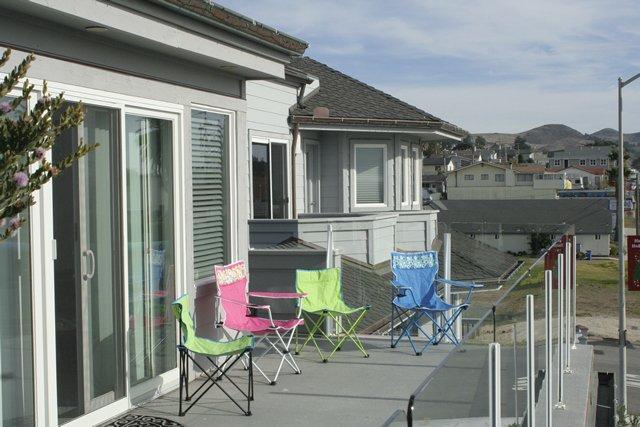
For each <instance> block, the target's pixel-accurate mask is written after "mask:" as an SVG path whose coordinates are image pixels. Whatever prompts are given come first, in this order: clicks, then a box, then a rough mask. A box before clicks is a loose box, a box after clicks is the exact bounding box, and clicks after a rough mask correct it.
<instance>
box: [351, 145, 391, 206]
mask: <svg viewBox="0 0 640 427" xmlns="http://www.w3.org/2000/svg"><path fill="white" fill-rule="evenodd" d="M384 165H385V148H384V147H355V173H356V179H355V181H356V204H358V205H365V204H384V177H385V174H384Z"/></svg>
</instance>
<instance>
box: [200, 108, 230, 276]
mask: <svg viewBox="0 0 640 427" xmlns="http://www.w3.org/2000/svg"><path fill="white" fill-rule="evenodd" d="M227 123H228V117H227V116H225V115H222V114H216V113H212V112H209V111H199V110H191V156H192V157H191V169H192V184H193V264H194V276H195V280H199V279H203V278H205V277H209V276H213V266H214V265H216V264H222V263H224V262H225V261H226V258H227V257H226V250H227V236H226V228H227V227H226V224H227V215H228V214H227V197H228V196H227V191H226V179H225V173H226V172H225V169H226V166H225V164H226V162H225V148H226V141H227V129H228V125H227Z"/></svg>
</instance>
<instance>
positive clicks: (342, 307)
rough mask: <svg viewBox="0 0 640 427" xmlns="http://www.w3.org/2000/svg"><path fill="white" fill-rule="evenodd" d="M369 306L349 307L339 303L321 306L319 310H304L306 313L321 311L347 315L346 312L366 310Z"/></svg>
mask: <svg viewBox="0 0 640 427" xmlns="http://www.w3.org/2000/svg"><path fill="white" fill-rule="evenodd" d="M369 308H371V306H368V305H366V306H362V307H349V306H348V305H346V304H339V305H337V306H335V307H326V308H323V309H321V310H315V311H306V310H305V312H306V313H310V314H322V313H331V314H334V315H337V316H339V315H347V314H352V313H356V312H358V311H362V310H367V309H369Z"/></svg>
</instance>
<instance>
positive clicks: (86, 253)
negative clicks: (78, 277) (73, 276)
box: [82, 249, 96, 280]
mask: <svg viewBox="0 0 640 427" xmlns="http://www.w3.org/2000/svg"><path fill="white" fill-rule="evenodd" d="M84 256H85V257H87V259H91V264H90V265H91V269H90V270H89V271H87V273H85V274H84V275H83V276H82V279H83V280H89V279H93V275H94V274H95V272H96V256H95V254H94V253H93V251H92V250H91V249H87V250H86V251H84Z"/></svg>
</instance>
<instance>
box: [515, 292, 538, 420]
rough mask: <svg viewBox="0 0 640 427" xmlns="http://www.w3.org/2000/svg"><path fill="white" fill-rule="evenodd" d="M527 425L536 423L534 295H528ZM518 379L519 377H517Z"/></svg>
mask: <svg viewBox="0 0 640 427" xmlns="http://www.w3.org/2000/svg"><path fill="white" fill-rule="evenodd" d="M526 301H527V426H528V427H535V425H536V407H535V404H536V394H535V392H536V376H535V369H536V367H535V348H536V337H535V334H534V322H535V316H534V313H535V312H534V306H533V295H527V299H526ZM516 381H517V378H516ZM516 390H517V387H516Z"/></svg>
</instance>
